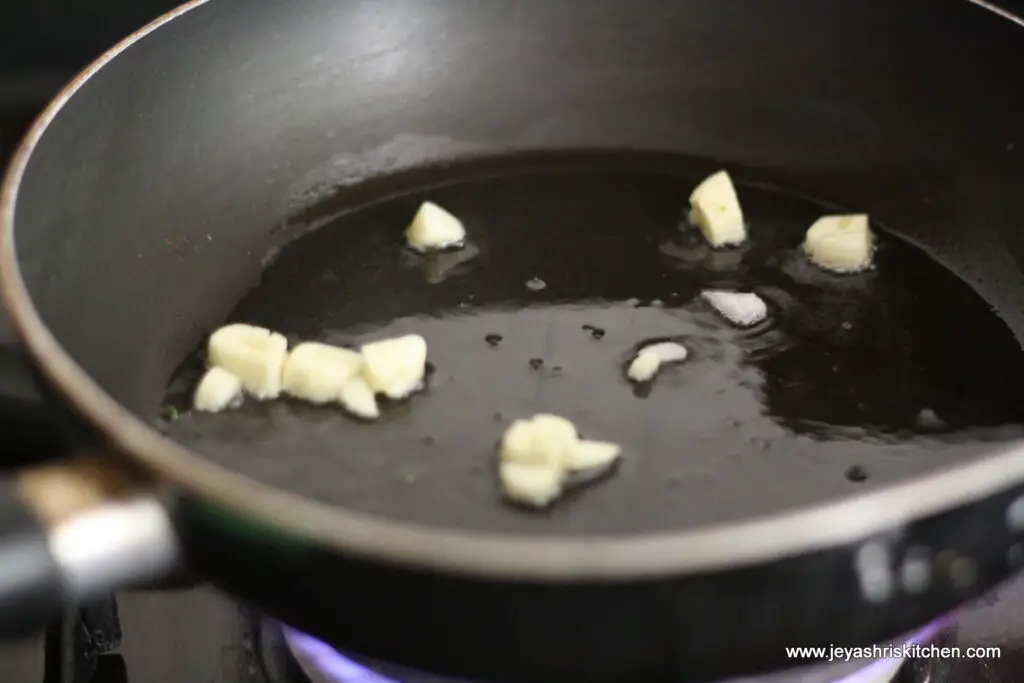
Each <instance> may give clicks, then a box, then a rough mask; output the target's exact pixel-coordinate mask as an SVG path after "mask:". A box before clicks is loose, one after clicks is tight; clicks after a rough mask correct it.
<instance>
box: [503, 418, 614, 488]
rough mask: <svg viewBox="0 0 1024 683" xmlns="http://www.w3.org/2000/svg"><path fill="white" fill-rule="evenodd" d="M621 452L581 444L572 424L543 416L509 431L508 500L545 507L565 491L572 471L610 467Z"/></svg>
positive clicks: (506, 447) (505, 451)
mask: <svg viewBox="0 0 1024 683" xmlns="http://www.w3.org/2000/svg"><path fill="white" fill-rule="evenodd" d="M620 452H621V449H620V448H619V447H618V446H617V445H615V444H610V443H603V442H599V441H581V440H580V438H579V434H578V433H577V431H576V426H575V425H573V423H572V422H570V421H569V420H566V419H565V418H564V417H559V416H557V415H549V414H546V413H540V414H538V415H534V416H533V417H532V418H531V419H529V420H516V421H515V422H513V423H512V424H511V425H509V428H508V429H506V430H505V433H504V434H503V435H502V438H501V463H500V467H499V478H500V479H501V485H502V489H503V490H504V491H505V495H506V496H507V497H508V498H510V499H512V500H515V501H517V502H520V503H525V504H528V505H533V506H535V507H544V506H546V505H548V504H549V503H551V502H552V501H553V500H554V499H555V498H557V497H558V495H559V494H560V493H561V492H562V486H563V484H564V480H565V475H566V474H567V473H568V472H582V471H585V470H591V469H594V468H598V467H607V466H608V465H609V464H611V463H612V462H614V461H615V459H616V458H618V457H619V453H620Z"/></svg>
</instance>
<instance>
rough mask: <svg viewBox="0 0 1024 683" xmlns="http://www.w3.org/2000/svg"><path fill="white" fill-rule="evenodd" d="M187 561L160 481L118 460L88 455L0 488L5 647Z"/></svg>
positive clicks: (0, 607)
mask: <svg viewBox="0 0 1024 683" xmlns="http://www.w3.org/2000/svg"><path fill="white" fill-rule="evenodd" d="M179 559H180V548H179V545H178V540H177V536H176V534H175V532H174V528H173V525H172V523H171V519H170V516H169V514H168V512H167V508H166V507H165V506H164V504H163V503H162V502H161V501H160V499H159V497H158V495H157V494H156V492H155V488H154V486H153V482H151V481H149V479H148V478H147V477H146V476H144V475H142V474H140V473H138V472H134V471H131V470H130V469H128V467H127V466H126V465H123V464H122V463H120V462H118V460H117V458H116V457H115V456H112V455H93V456H79V457H74V458H71V459H70V460H66V461H62V462H59V463H53V464H49V465H45V466H41V467H37V468H33V469H28V470H25V471H23V472H20V473H17V474H15V475H14V476H12V477H10V478H8V479H7V480H6V481H2V482H0V639H3V638H15V637H21V636H24V635H28V634H30V633H34V632H36V631H38V630H40V629H41V628H43V627H45V625H46V624H47V623H49V622H50V621H51V620H52V619H53V618H55V617H57V616H59V615H60V614H61V613H62V612H63V610H65V609H66V608H67V607H68V606H71V605H76V604H82V603H88V602H89V601H90V600H94V599H96V598H100V597H102V596H104V595H106V594H108V593H110V592H111V591H112V590H114V589H117V588H123V587H129V586H132V585H135V584H138V583H142V582H146V581H149V580H153V579H156V578H160V577H162V576H164V575H165V574H166V573H167V572H169V571H171V570H172V569H173V568H174V567H175V566H176V565H177V564H178V561H179Z"/></svg>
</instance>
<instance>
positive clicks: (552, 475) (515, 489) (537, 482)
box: [498, 462, 563, 508]
mask: <svg viewBox="0 0 1024 683" xmlns="http://www.w3.org/2000/svg"><path fill="white" fill-rule="evenodd" d="M498 478H499V479H500V480H501V490H502V491H503V492H504V493H505V496H506V497H507V498H508V499H509V500H512V501H515V502H516V503H520V504H522V505H528V506H530V507H535V508H543V507H547V506H548V505H550V504H551V503H553V502H554V500H555V499H556V498H558V496H559V495H561V493H562V480H563V474H562V471H561V470H558V469H554V468H550V467H537V466H535V465H524V464H522V463H518V462H503V463H501V465H499V467H498Z"/></svg>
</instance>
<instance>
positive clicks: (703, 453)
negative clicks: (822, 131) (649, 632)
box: [162, 153, 1024, 534]
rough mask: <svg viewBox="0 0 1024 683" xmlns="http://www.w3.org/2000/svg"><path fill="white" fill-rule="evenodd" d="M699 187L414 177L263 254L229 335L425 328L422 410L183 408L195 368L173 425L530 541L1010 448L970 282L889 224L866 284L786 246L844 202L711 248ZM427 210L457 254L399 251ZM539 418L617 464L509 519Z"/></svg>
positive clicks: (649, 173)
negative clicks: (651, 345) (750, 302)
mask: <svg viewBox="0 0 1024 683" xmlns="http://www.w3.org/2000/svg"><path fill="white" fill-rule="evenodd" d="M707 168H709V166H708V165H707V164H703V165H695V164H694V163H693V162H691V161H690V160H687V159H683V158H675V157H667V156H654V155H642V154H625V153H622V154H579V155H559V156H554V155H547V156H544V155H532V156H527V157H520V158H510V159H507V160H498V161H491V162H488V163H486V164H472V163H468V164H464V165H462V166H458V167H456V168H455V169H454V170H453V169H448V171H447V172H446V174H445V177H446V181H445V183H444V184H443V185H442V186H437V187H429V185H430V184H431V182H432V181H435V182H436V179H432V178H431V176H430V175H429V174H427V175H426V176H424V177H420V178H416V179H415V181H414V182H412V184H413V185H418V186H420V189H413V190H411V191H406V192H402V193H401V194H399V195H397V196H389V197H379V196H374V194H373V192H370V193H368V194H367V195H365V196H360V197H358V199H359V201H360V203H362V204H363V205H362V206H345V207H344V208H343V210H342V211H341V214H340V215H339V216H338V217H336V218H335V219H333V220H330V221H327V222H326V224H325V225H322V226H320V227H319V229H317V230H316V231H314V232H312V233H311V234H308V235H305V236H303V237H301V238H300V239H298V240H297V241H295V242H293V243H292V244H290V245H289V246H287V247H286V248H285V249H284V250H283V251H281V252H280V253H279V254H275V255H274V261H273V263H272V264H270V265H269V267H268V269H267V270H266V271H265V273H264V276H263V278H262V280H261V282H260V283H259V285H258V286H257V287H255V288H254V289H253V290H252V291H251V292H249V294H248V295H247V296H246V297H245V298H244V300H243V301H242V302H241V303H240V304H239V306H238V307H237V309H236V310H235V311H234V312H233V313H232V315H231V316H230V318H229V320H231V321H244V322H248V323H253V324H258V325H265V326H267V327H270V328H273V329H275V330H279V331H281V332H283V333H285V334H287V335H288V336H289V337H290V338H291V339H292V341H293V342H295V341H297V340H300V339H302V340H320V341H327V342H330V343H336V344H345V345H357V344H359V343H361V342H363V341H366V340H371V339H376V338H382V337H385V336H391V335H397V334H404V333H418V334H422V335H423V336H424V337H425V338H426V340H427V342H428V345H429V361H430V363H431V367H432V370H433V372H432V373H431V375H430V378H429V382H428V386H427V389H426V391H425V392H424V393H423V394H420V395H416V396H414V397H413V398H412V399H411V400H410V401H408V402H406V403H401V404H397V405H390V406H387V407H386V409H385V411H384V417H383V418H382V419H381V420H380V421H378V422H376V423H370V424H362V423H358V422H356V421H353V420H351V419H349V418H347V417H345V416H344V415H343V414H342V412H341V411H340V409H338V408H331V407H319V408H317V407H311V406H307V405H304V404H302V403H300V402H297V401H292V400H279V401H276V402H271V403H265V404H259V403H256V402H253V401H249V402H248V403H246V405H244V406H243V407H242V408H241V409H239V410H237V411H233V412H229V413H224V414H219V415H198V414H190V413H189V412H187V404H188V399H189V395H190V392H191V389H192V387H193V386H194V382H195V380H196V377H197V376H198V372H199V371H200V369H201V367H202V359H201V357H198V356H193V357H192V358H191V359H190V360H189V361H187V362H186V363H185V364H184V365H183V366H182V368H181V369H180V371H179V372H178V374H177V376H176V378H175V380H174V381H173V382H172V384H171V398H170V403H171V404H173V405H174V406H176V408H175V410H174V411H173V412H174V415H173V418H172V419H167V420H165V421H164V422H163V425H162V426H163V427H164V429H165V431H166V432H167V433H168V435H170V436H171V437H173V438H175V439H178V440H180V441H182V442H184V443H185V444H187V445H189V446H190V447H193V448H194V449H196V450H197V451H198V452H199V453H201V454H202V455H204V456H206V457H208V458H210V459H212V460H213V461H215V462H217V463H219V464H221V465H223V466H225V467H227V468H230V469H233V470H236V471H239V472H241V473H244V474H245V475H247V476H249V477H252V478H254V479H256V480H259V481H262V482H265V483H268V484H272V485H274V486H279V487H284V488H287V489H290V490H292V491H295V492H297V493H300V494H302V495H304V496H308V497H311V498H313V499H316V500H319V501H323V502H327V503H331V504H335V505H338V506H342V507H346V508H351V509H356V510H359V511H363V512H368V513H372V514H375V515H380V516H383V517H387V518H392V519H399V520H402V521H406V522H414V523H420V524H429V525H441V526H446V527H458V528H464V529H475V530H488V531H497V532H531V533H539V534H603V533H636V532H647V531H656V530H678V529H682V528H687V527H692V526H697V525H703V524H709V523H715V522H724V521H728V520H734V519H738V518H743V517H749V516H755V515H763V514H767V513H772V512H778V511H780V510H782V509H784V508H789V507H793V506H798V505H804V504H811V503H815V502H820V501H823V500H825V499H828V498H830V497H834V496H842V495H847V494H851V493H855V492H858V491H861V490H864V489H866V488H869V487H873V486H879V485H882V484H885V483H888V482H893V481H897V480H900V479H903V478H906V477H908V476H912V475H914V474H918V473H920V472H922V471H924V470H928V469H931V468H936V467H941V466H944V465H948V464H951V463H954V462H957V461H960V460H963V459H965V458H971V457H973V456H976V455H978V454H981V453H983V452H985V451H986V450H987V449H990V448H991V443H990V442H991V441H993V440H1001V439H1007V438H1011V437H1012V438H1016V437H1019V436H1021V433H1022V431H1021V429H1020V427H1019V425H1020V422H1021V417H1022V411H1021V407H1020V406H1022V405H1024V403H1022V401H1021V398H1022V396H1021V393H1022V392H1021V390H1020V388H1019V382H1017V381H1016V380H1017V378H1020V377H1024V356H1022V355H1021V354H1020V348H1019V344H1018V343H1017V341H1016V339H1015V338H1014V336H1013V334H1012V333H1011V331H1010V329H1009V328H1008V327H1007V326H1006V325H1005V324H1004V323H1003V322H1002V321H1001V320H1000V319H999V318H998V317H996V315H995V314H994V313H993V312H992V310H991V308H990V306H989V305H988V304H987V303H986V302H985V301H983V300H982V299H981V298H980V296H978V294H976V293H975V291H974V290H973V289H972V288H971V287H970V286H968V285H967V284H966V283H965V282H964V281H963V280H961V279H960V278H959V277H957V276H955V275H953V274H952V273H951V272H950V271H948V270H946V269H945V268H944V267H942V266H940V265H939V263H938V262H937V261H935V260H933V259H932V257H931V256H929V255H927V254H926V252H925V251H924V250H922V249H919V248H917V247H914V246H911V245H910V244H909V243H908V242H906V241H904V240H903V239H902V238H899V237H897V236H896V234H897V233H898V232H899V231H900V228H901V226H899V225H893V226H891V228H892V231H889V229H888V226H886V227H885V228H883V232H882V235H881V244H880V248H879V251H878V253H877V255H876V264H877V268H876V269H875V270H873V271H871V272H868V273H865V274H862V275H856V276H847V277H835V276H828V275H825V274H822V273H820V272H819V271H817V270H816V269H814V268H813V267H810V266H809V265H808V264H807V263H806V261H805V260H804V258H803V256H802V255H801V254H800V250H799V244H800V242H801V240H802V237H803V233H804V231H805V230H806V228H807V227H808V226H809V225H810V223H811V222H812V221H813V220H814V219H815V218H817V217H818V216H819V215H821V214H823V213H826V212H830V211H834V210H835V209H836V208H837V207H836V206H834V205H830V204H827V203H823V202H818V201H815V200H811V199H807V198H802V197H799V196H797V195H795V194H793V193H790V192H787V191H786V190H785V189H778V188H775V187H773V186H770V185H764V184H758V183H756V182H754V183H744V184H741V187H740V196H741V201H742V202H743V205H744V209H745V211H746V214H747V217H748V220H749V222H750V227H749V230H750V242H749V244H747V245H745V246H744V247H742V248H740V249H737V250H727V251H713V250H711V249H709V248H708V247H707V246H706V245H704V243H703V241H702V240H701V239H700V238H699V236H698V235H697V234H696V233H695V232H694V231H692V230H686V229H684V228H681V226H682V225H683V224H684V215H685V208H686V198H687V196H688V193H689V190H690V189H691V188H692V186H693V185H694V184H695V183H696V182H697V181H699V179H700V177H701V173H702V172H703V171H702V170H701V169H704V170H706V169H707ZM738 177H740V178H741V179H742V178H743V172H742V170H741V172H740V173H739V174H738ZM753 180H756V178H754V179H753ZM389 188H390V189H392V190H393V189H394V186H389ZM424 199H430V200H433V201H436V202H438V203H440V204H441V205H442V206H445V207H447V208H448V209H450V210H451V211H452V212H454V213H455V214H456V215H458V216H459V217H461V218H462V219H463V220H464V221H465V222H466V224H467V227H468V230H469V233H470V237H471V242H470V244H469V245H468V246H467V247H466V248H465V249H464V250H462V251H461V252H452V253H444V254H438V255H434V256H428V257H422V256H417V255H414V254H412V253H410V252H408V251H407V250H405V249H404V248H403V240H402V232H403V229H404V227H405V226H406V225H407V223H408V221H409V219H410V218H411V216H412V214H413V213H414V212H415V210H416V207H417V206H418V203H419V202H420V201H422V200H424ZM826 199H827V198H826ZM846 208H848V209H851V210H857V211H867V212H869V213H870V212H872V209H873V207H872V206H849V207H846ZM876 227H879V226H878V224H877V223H876ZM707 288H727V289H731V288H739V289H743V290H751V289H752V290H754V291H756V292H758V293H759V294H760V295H761V296H762V297H763V298H764V299H765V300H766V301H768V303H769V305H770V308H771V319H770V321H769V322H767V323H765V324H762V325H760V326H758V327H757V328H755V329H752V330H746V331H738V330H736V329H734V328H732V327H730V326H729V325H728V324H727V323H726V322H725V321H723V320H722V319H721V318H720V317H718V316H717V315H716V314H715V313H714V312H713V311H712V310H711V309H710V308H709V307H708V306H707V304H706V303H705V302H703V301H702V300H701V299H700V297H699V292H700V291H701V290H702V289H707ZM660 339H674V340H679V341H681V342H682V343H684V344H685V345H686V346H687V347H688V348H689V349H690V352H691V357H690V359H689V360H688V361H687V362H686V363H684V364H682V365H680V366H678V367H670V368H668V369H666V370H665V371H663V373H662V374H661V375H660V376H659V377H658V378H657V379H656V380H655V381H654V383H653V384H652V385H651V386H649V387H639V388H638V387H634V386H631V385H630V383H629V382H627V381H626V379H625V377H624V369H625V365H626V364H627V363H628V361H629V360H630V358H631V356H632V354H633V353H634V352H635V350H636V348H637V346H638V345H640V344H641V343H642V342H645V341H650V340H660ZM537 412H553V413H557V414H561V415H564V416H566V417H568V418H570V419H572V420H574V421H575V422H576V423H577V425H578V426H579V428H580V429H581V430H582V431H583V432H584V433H585V435H586V436H589V437H593V438H600V439H608V440H612V441H615V442H618V443H620V444H622V446H623V447H624V453H625V455H624V459H623V461H622V463H621V466H620V467H619V468H618V469H617V471H616V472H614V473H613V474H612V475H611V476H609V477H607V478H606V480H603V481H600V482H596V483H593V484H592V485H590V486H588V487H586V488H585V489H583V490H580V491H577V492H576V493H575V494H573V495H570V496H568V497H567V498H566V499H564V500H562V501H561V502H560V503H558V504H556V505H555V506H554V508H553V509H552V510H550V511H546V512H541V513H537V512H524V511H522V510H518V509H516V508H513V507H510V506H508V505H506V504H503V503H502V502H501V501H500V493H499V491H498V488H497V483H496V476H495V473H494V463H495V458H496V442H497V440H498V439H499V437H500V435H501V433H502V431H503V430H504V428H505V427H506V426H507V425H508V424H509V422H510V421H511V420H513V419H515V418H518V417H527V416H529V415H532V414H534V413H537ZM165 415H166V413H165Z"/></svg>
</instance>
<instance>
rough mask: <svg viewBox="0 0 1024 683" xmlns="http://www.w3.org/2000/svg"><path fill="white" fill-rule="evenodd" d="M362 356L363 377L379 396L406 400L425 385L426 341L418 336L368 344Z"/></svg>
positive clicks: (410, 335) (413, 335) (362, 350)
mask: <svg viewBox="0 0 1024 683" xmlns="http://www.w3.org/2000/svg"><path fill="white" fill-rule="evenodd" d="M360 351H361V352H362V354H363V364H364V365H363V375H364V376H365V377H366V382H367V383H368V384H369V385H370V388H371V389H373V390H374V391H375V392H377V393H378V394H384V395H385V396H387V397H388V398H394V399H399V398H405V397H406V396H408V395H409V394H411V393H412V392H414V391H416V390H417V389H419V388H420V387H421V386H423V376H424V375H425V374H426V369H427V368H426V365H427V342H426V340H425V339H423V337H421V336H420V335H418V334H408V335H405V336H404V337H395V338H393V339H383V340H381V341H376V342H372V343H370V344H366V345H364V346H363V347H362V349H361V350H360Z"/></svg>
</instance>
